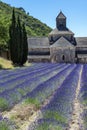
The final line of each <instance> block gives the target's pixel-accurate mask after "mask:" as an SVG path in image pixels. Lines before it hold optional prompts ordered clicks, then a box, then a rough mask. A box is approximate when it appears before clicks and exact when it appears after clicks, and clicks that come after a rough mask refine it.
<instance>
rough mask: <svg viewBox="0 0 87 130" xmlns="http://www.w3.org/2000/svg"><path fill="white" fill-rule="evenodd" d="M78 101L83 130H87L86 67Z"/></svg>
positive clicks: (85, 66)
mask: <svg viewBox="0 0 87 130" xmlns="http://www.w3.org/2000/svg"><path fill="white" fill-rule="evenodd" d="M79 99H80V102H81V104H82V107H83V113H82V118H83V121H84V124H83V125H84V130H87V65H86V64H85V65H84V67H83V72H82V78H81V90H80V94H79Z"/></svg>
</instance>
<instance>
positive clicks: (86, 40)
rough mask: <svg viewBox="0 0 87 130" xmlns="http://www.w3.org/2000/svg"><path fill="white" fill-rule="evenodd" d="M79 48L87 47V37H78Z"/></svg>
mask: <svg viewBox="0 0 87 130" xmlns="http://www.w3.org/2000/svg"><path fill="white" fill-rule="evenodd" d="M76 43H77V47H85V46H86V47H87V37H76Z"/></svg>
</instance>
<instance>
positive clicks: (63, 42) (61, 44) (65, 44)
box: [51, 37, 74, 47]
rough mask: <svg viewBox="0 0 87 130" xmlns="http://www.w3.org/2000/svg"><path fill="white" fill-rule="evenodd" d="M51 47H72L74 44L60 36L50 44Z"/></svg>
mask: <svg viewBox="0 0 87 130" xmlns="http://www.w3.org/2000/svg"><path fill="white" fill-rule="evenodd" d="M51 47H74V46H73V45H72V43H70V42H69V41H68V40H67V39H65V38H64V37H61V38H60V39H58V40H57V41H56V42H55V43H54V44H53V45H51Z"/></svg>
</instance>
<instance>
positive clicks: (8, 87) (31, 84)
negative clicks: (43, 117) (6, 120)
mask: <svg viewBox="0 0 87 130" xmlns="http://www.w3.org/2000/svg"><path fill="white" fill-rule="evenodd" d="M74 67H75V65H70V64H67V65H65V64H62V65H61V64H47V63H46V64H39V65H37V66H35V65H34V66H32V67H30V68H24V69H17V70H14V71H8V72H7V71H6V73H4V70H3V71H1V72H0V74H1V75H0V81H1V82H0V111H3V110H5V109H9V108H10V107H12V106H14V105H15V104H16V103H18V102H19V101H22V100H23V99H26V98H28V97H30V96H31V95H32V94H33V93H37V92H36V91H37V90H38V88H40V90H39V91H38V92H39V95H41V94H40V91H42V89H43V91H45V92H48V94H47V93H46V94H45V95H46V96H42V97H43V98H42V99H41V102H43V101H44V100H45V98H47V97H48V96H50V95H51V94H52V93H53V92H54V91H55V90H56V89H57V86H58V84H59V85H60V84H61V83H62V82H63V80H64V79H65V78H66V77H67V75H68V74H69V73H70V72H71V71H72V69H73V68H74ZM57 77H59V80H58V78H57ZM60 78H61V80H60ZM53 80H54V82H53ZM54 83H55V85H52V86H55V87H52V89H49V90H51V91H49V90H47V91H46V90H45V87H46V86H47V85H48V87H47V88H49V86H51V84H54ZM43 85H44V86H45V87H41V86H43ZM35 95H37V94H35ZM39 95H38V97H39Z"/></svg>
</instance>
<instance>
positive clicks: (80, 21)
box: [1, 0, 87, 37]
mask: <svg viewBox="0 0 87 130" xmlns="http://www.w3.org/2000/svg"><path fill="white" fill-rule="evenodd" d="M1 1H2V2H5V3H7V4H10V5H11V6H15V7H23V8H24V9H25V11H26V12H29V14H30V15H31V16H33V17H35V18H37V19H39V20H40V21H42V22H43V23H45V24H47V25H48V26H50V27H51V28H55V27H56V21H55V20H56V17H57V15H58V14H59V12H60V10H61V11H62V12H63V13H64V14H65V16H66V17H67V27H68V28H69V29H70V30H71V31H72V32H74V34H75V36H77V37H81V36H82V37H87V0H1Z"/></svg>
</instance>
